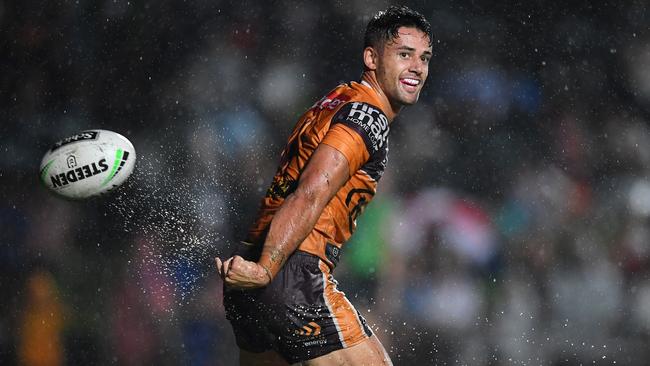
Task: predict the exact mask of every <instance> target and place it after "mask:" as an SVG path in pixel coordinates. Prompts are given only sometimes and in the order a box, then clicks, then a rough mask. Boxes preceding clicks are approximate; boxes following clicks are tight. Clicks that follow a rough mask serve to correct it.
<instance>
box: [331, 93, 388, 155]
mask: <svg viewBox="0 0 650 366" xmlns="http://www.w3.org/2000/svg"><path fill="white" fill-rule="evenodd" d="M336 123H342V124H344V125H346V126H348V127H350V128H352V129H353V130H355V131H356V132H357V133H359V134H360V135H361V137H362V138H363V139H364V140H365V142H366V146H367V147H368V152H369V153H371V154H373V153H375V152H377V151H379V150H381V149H382V148H385V145H386V143H387V140H388V133H389V131H390V127H389V123H388V117H386V114H385V113H384V112H383V111H382V110H381V109H380V108H379V107H377V106H375V105H373V104H370V102H369V101H365V100H363V99H361V100H351V101H349V102H347V103H345V104H343V106H342V107H341V108H340V109H339V110H338V111H337V112H336V114H335V115H334V116H333V117H332V124H336Z"/></svg>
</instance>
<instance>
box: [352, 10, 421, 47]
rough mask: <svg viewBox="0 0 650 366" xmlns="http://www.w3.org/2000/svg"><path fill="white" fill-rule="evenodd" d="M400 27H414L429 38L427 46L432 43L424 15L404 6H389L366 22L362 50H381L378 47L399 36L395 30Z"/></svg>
mask: <svg viewBox="0 0 650 366" xmlns="http://www.w3.org/2000/svg"><path fill="white" fill-rule="evenodd" d="M400 27H415V28H416V29H419V30H421V31H422V32H423V33H424V34H426V35H428V36H429V45H431V43H432V42H433V33H432V32H431V24H429V21H427V19H426V18H425V17H424V15H422V14H420V13H418V12H417V11H415V10H411V9H410V8H408V7H406V6H395V5H391V6H390V7H389V8H388V9H386V10H384V11H380V12H378V13H377V14H375V16H373V17H372V19H370V21H369V22H368V26H367V27H366V35H365V37H364V40H363V48H366V47H369V46H370V47H374V48H381V47H380V46H383V45H384V44H385V43H386V42H388V41H391V40H393V39H395V38H396V37H398V36H399V35H398V33H397V30H398V29H399V28H400Z"/></svg>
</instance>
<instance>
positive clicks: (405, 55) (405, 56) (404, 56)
mask: <svg viewBox="0 0 650 366" xmlns="http://www.w3.org/2000/svg"><path fill="white" fill-rule="evenodd" d="M409 56H410V55H409V53H408V52H400V53H399V57H400V58H409Z"/></svg>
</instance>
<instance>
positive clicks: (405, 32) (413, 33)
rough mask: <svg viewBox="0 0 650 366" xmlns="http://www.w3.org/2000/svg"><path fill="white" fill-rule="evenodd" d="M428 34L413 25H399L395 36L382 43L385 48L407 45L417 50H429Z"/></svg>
mask: <svg viewBox="0 0 650 366" xmlns="http://www.w3.org/2000/svg"><path fill="white" fill-rule="evenodd" d="M430 41H431V40H430V39H429V35H427V34H426V33H424V32H422V31H421V30H419V29H417V28H415V27H399V29H397V37H395V38H393V39H392V40H390V41H389V42H386V44H385V45H384V47H385V48H397V47H402V46H407V47H409V48H414V49H416V50H418V51H427V50H428V51H431V45H430Z"/></svg>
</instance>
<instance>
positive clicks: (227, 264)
mask: <svg viewBox="0 0 650 366" xmlns="http://www.w3.org/2000/svg"><path fill="white" fill-rule="evenodd" d="M231 266H232V257H231V258H228V259H226V261H225V262H223V267H222V271H223V277H224V278H226V277H227V276H228V272H230V267H231Z"/></svg>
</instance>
